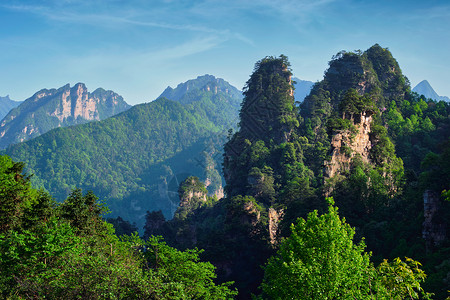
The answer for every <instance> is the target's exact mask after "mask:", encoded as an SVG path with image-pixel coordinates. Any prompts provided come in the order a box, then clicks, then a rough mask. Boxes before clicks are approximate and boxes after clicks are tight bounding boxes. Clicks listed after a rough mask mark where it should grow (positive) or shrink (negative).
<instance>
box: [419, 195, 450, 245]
mask: <svg viewBox="0 0 450 300" xmlns="http://www.w3.org/2000/svg"><path fill="white" fill-rule="evenodd" d="M423 206H424V218H425V221H424V222H423V228H422V237H423V238H424V239H425V241H426V243H427V246H428V247H430V246H435V245H439V244H440V243H442V242H443V241H445V240H446V237H447V227H448V225H447V224H445V220H444V222H442V221H437V220H435V217H436V216H438V215H439V213H438V212H439V210H440V209H441V200H440V199H439V195H438V194H437V193H436V192H434V191H431V190H426V191H425V192H424V193H423Z"/></svg>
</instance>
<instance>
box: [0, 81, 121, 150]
mask: <svg viewBox="0 0 450 300" xmlns="http://www.w3.org/2000/svg"><path fill="white" fill-rule="evenodd" d="M129 107H130V106H129V105H128V104H127V103H126V102H125V101H124V100H123V99H122V97H121V96H119V95H118V94H116V93H114V92H112V91H105V90H104V89H102V88H98V89H96V90H95V91H94V92H92V93H89V92H88V90H87V88H86V86H85V85H84V84H83V83H78V84H76V85H75V86H73V87H70V85H69V84H67V85H65V86H63V87H61V88H59V89H43V90H41V91H39V92H37V93H35V94H34V95H33V96H32V97H30V98H28V99H26V100H25V101H24V102H22V103H21V104H20V105H19V106H18V107H16V108H15V109H13V110H11V111H10V112H9V113H8V114H7V115H6V116H5V118H4V119H3V120H2V122H1V123H0V149H4V148H6V147H7V146H8V145H10V144H15V143H19V142H23V141H26V140H29V139H32V138H34V137H37V136H39V135H41V134H43V133H46V132H47V131H49V130H51V129H53V128H58V127H66V126H71V125H76V124H83V123H86V122H89V121H98V120H103V119H106V118H108V117H110V116H113V115H115V114H118V113H120V112H122V111H125V110H127V109H128V108H129Z"/></svg>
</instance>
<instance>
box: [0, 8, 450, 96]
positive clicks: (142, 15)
mask: <svg viewBox="0 0 450 300" xmlns="http://www.w3.org/2000/svg"><path fill="white" fill-rule="evenodd" d="M375 43H378V44H380V45H381V46H382V47H387V48H389V49H390V50H391V52H392V53H393V55H394V57H395V58H396V59H397V60H398V62H399V63H400V66H401V68H402V71H403V73H404V74H405V75H406V76H407V77H408V78H409V79H410V81H411V85H412V86H414V85H416V84H417V83H419V82H420V81H421V80H423V79H427V80H428V81H429V82H430V84H431V85H432V86H433V87H434V89H435V90H436V92H437V93H438V94H439V95H447V96H450V82H449V78H450V72H449V66H450V52H449V50H450V1H448V0H441V1H433V0H428V1H416V0H409V1H406V0H392V1H390V0H381V1H377V0H371V1H363V0H316V1H312V0H310V1H307V0H296V1H293V0H228V1H218V0H203V1H187V0H97V1H96V0H41V1H37V0H34V1H33V0H1V1H0V49H1V52H0V67H1V71H0V96H5V95H7V94H9V95H10V97H11V99H14V100H24V99H26V98H28V97H30V96H31V95H33V94H34V93H35V92H36V91H38V90H40V89H42V88H58V87H61V86H63V85H64V84H66V83H70V84H71V85H73V84H75V83H77V82H84V83H86V85H87V87H88V89H89V90H90V91H93V90H94V89H95V88H97V87H103V88H105V89H111V90H114V91H115V92H117V93H119V94H120V95H122V96H123V97H124V99H125V100H126V101H127V102H128V103H130V104H137V103H142V102H149V101H151V100H153V99H155V98H156V97H157V96H158V95H159V94H160V93H161V92H162V91H163V90H164V89H165V88H166V87H167V86H168V85H170V86H172V87H175V86H176V85H177V84H178V83H180V82H184V81H186V80H188V79H192V78H196V77H197V76H199V75H203V74H212V75H215V76H217V77H221V78H224V79H225V80H227V81H229V82H230V83H231V84H233V85H235V86H236V87H238V88H242V87H243V86H244V84H245V82H246V81H247V79H248V78H249V76H250V74H251V73H252V70H253V67H254V64H255V62H256V61H258V60H260V59H261V58H263V57H265V56H268V55H274V56H278V55H280V54H285V55H287V56H288V57H289V60H290V62H291V65H292V69H293V72H294V75H295V76H297V77H298V78H300V79H305V80H311V81H317V80H321V79H322V77H323V73H324V71H325V70H326V68H327V66H328V61H329V60H330V59H331V57H332V56H333V55H334V54H336V53H337V52H339V51H340V50H356V49H361V50H366V49H367V48H369V47H370V46H371V45H373V44H375Z"/></svg>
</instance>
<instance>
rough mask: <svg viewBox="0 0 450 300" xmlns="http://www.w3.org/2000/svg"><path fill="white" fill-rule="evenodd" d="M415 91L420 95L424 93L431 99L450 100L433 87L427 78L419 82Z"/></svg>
mask: <svg viewBox="0 0 450 300" xmlns="http://www.w3.org/2000/svg"><path fill="white" fill-rule="evenodd" d="M412 91H413V92H416V93H417V94H419V95H424V96H425V97H427V98H429V99H433V100H436V101H446V102H450V98H449V97H447V96H439V95H438V94H437V93H436V91H435V90H434V89H433V87H432V86H431V84H430V83H429V82H428V81H427V80H422V81H421V82H419V83H418V84H417V85H416V86H415V87H414V88H413V89H412Z"/></svg>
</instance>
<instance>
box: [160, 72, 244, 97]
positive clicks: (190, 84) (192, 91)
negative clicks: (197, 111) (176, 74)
mask: <svg viewBox="0 0 450 300" xmlns="http://www.w3.org/2000/svg"><path fill="white" fill-rule="evenodd" d="M199 92H211V93H214V94H216V95H217V94H218V93H219V92H222V93H224V94H228V95H230V96H232V97H234V98H242V92H241V91H239V90H238V89H237V88H236V87H234V86H232V85H231V84H229V83H228V82H227V81H225V80H224V79H222V78H216V77H215V76H213V75H209V74H205V75H201V76H197V78H196V79H190V80H188V81H186V82H183V83H180V84H178V85H177V87H176V88H172V87H170V86H168V87H167V88H166V89H165V90H164V92H162V94H161V95H160V96H159V97H158V98H163V97H164V98H167V99H169V100H173V101H177V102H180V103H184V104H186V103H190V102H192V101H195V100H196V99H200V98H199V97H197V96H198V95H197V94H198V93H199Z"/></svg>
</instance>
